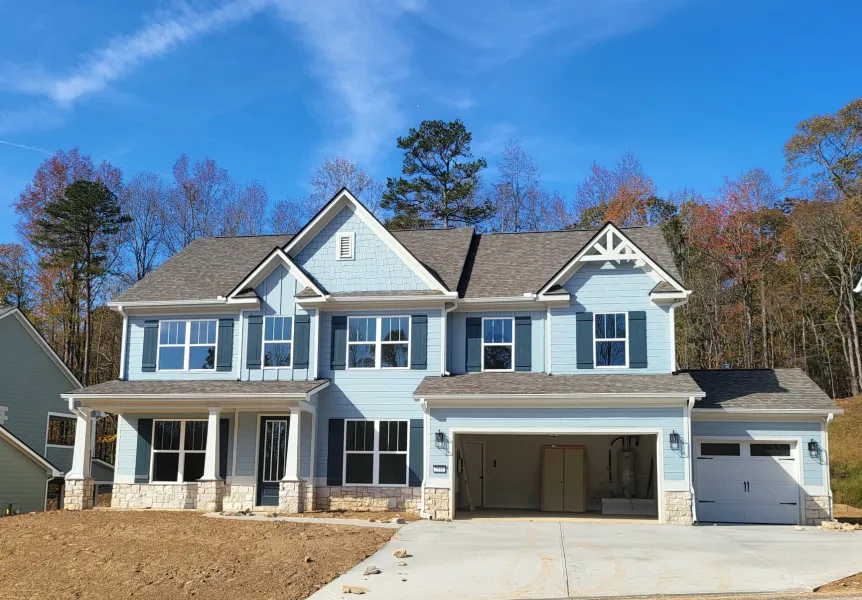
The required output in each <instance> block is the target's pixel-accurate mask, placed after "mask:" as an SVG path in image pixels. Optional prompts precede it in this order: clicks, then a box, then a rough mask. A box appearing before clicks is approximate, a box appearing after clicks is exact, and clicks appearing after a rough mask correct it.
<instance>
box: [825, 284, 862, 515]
mask: <svg viewBox="0 0 862 600" xmlns="http://www.w3.org/2000/svg"><path fill="white" fill-rule="evenodd" d="M860 283H862V280H860ZM834 418H835V413H829V414H828V415H826V421H825V424H824V427H823V447H824V448H825V449H826V495H827V497H828V498H829V518H830V519H832V520H834V519H835V517H834V516H832V472H831V471H832V469H831V466H832V455H831V454H830V450H829V425H830V424H831V423H832V419H834Z"/></svg>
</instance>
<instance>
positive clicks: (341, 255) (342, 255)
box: [335, 232, 355, 260]
mask: <svg viewBox="0 0 862 600" xmlns="http://www.w3.org/2000/svg"><path fill="white" fill-rule="evenodd" d="M354 239H355V237H354V234H353V232H348V233H339V234H338V236H337V238H336V244H335V258H337V259H338V260H353V241H354Z"/></svg>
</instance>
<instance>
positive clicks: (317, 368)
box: [312, 308, 323, 381]
mask: <svg viewBox="0 0 862 600" xmlns="http://www.w3.org/2000/svg"><path fill="white" fill-rule="evenodd" d="M322 324H323V318H322V316H321V314H320V309H319V308H315V309H314V344H312V351H313V352H314V381H317V379H318V378H319V377H320V357H319V356H318V355H317V353H318V351H319V347H320V346H319V345H320V328H321V326H322Z"/></svg>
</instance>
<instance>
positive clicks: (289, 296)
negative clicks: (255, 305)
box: [239, 265, 317, 381]
mask: <svg viewBox="0 0 862 600" xmlns="http://www.w3.org/2000/svg"><path fill="white" fill-rule="evenodd" d="M303 289H304V286H302V285H301V284H299V283H298V282H297V281H296V279H294V278H293V277H292V276H291V275H290V272H289V271H288V269H287V268H286V267H284V266H283V265H278V266H277V267H275V268H274V269H273V270H272V272H271V273H270V274H269V275H268V276H267V277H266V279H264V280H263V281H262V282H261V283H260V284H259V285H258V286H257V287H256V288H255V291H256V292H257V294H258V296H260V298H261V300H262V303H261V311H254V312H244V313H243V316H244V318H243V320H242V327H243V335H242V340H243V342H242V345H243V348H240V350H239V361H240V369H241V371H240V373H241V375H240V377H241V379H242V380H243V381H261V380H263V381H305V380H307V379H309V378H312V379H313V377H314V375H313V370H312V369H313V363H311V361H310V358H311V356H310V355H309V368H307V369H294V368H293V362H294V360H293V359H294V358H295V355H296V352H295V349H294V348H291V352H292V359H291V366H290V367H288V368H280V369H264V368H263V354H262V353H263V345H261V347H260V352H261V368H260V369H248V368H247V364H246V359H247V352H248V339H249V337H248V317H249V316H252V315H264V316H284V317H293V319H294V338H296V327H295V325H296V316H297V315H305V314H308V313H307V312H306V311H305V310H303V309H302V308H300V307H299V306H297V305H296V298H295V296H296V294H297V293H299V292H301V291H302V290H303ZM311 312H316V311H311ZM316 321H317V319H316V318H314V317H312V318H311V319H310V330H309V338H308V339H309V351H310V348H311V345H312V340H314V335H315V327H316ZM294 341H295V340H294Z"/></svg>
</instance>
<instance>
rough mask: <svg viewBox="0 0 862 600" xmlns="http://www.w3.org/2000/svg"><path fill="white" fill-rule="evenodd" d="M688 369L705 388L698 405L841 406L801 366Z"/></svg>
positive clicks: (765, 407)
mask: <svg viewBox="0 0 862 600" xmlns="http://www.w3.org/2000/svg"><path fill="white" fill-rule="evenodd" d="M685 372H686V373H688V374H689V375H690V376H691V377H692V379H694V381H696V382H697V385H699V386H700V387H701V389H703V391H704V392H706V397H705V398H703V399H702V400H699V401H698V402H697V404H696V405H695V409H705V410H715V411H722V410H724V411H750V410H755V411H758V410H773V411H776V412H788V413H790V412H793V411H818V412H821V413H824V414H825V413H830V412H831V413H835V414H840V413H841V409H840V408H839V407H838V406H836V404H835V402H833V401H832V399H831V398H830V397H829V396H827V395H826V392H824V391H823V390H821V389H820V387H819V386H818V385H817V384H816V383H814V382H813V381H812V380H811V378H810V377H808V375H806V374H805V373H804V372H803V371H802V370H801V369H717V370H705V371H698V370H691V371H685Z"/></svg>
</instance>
